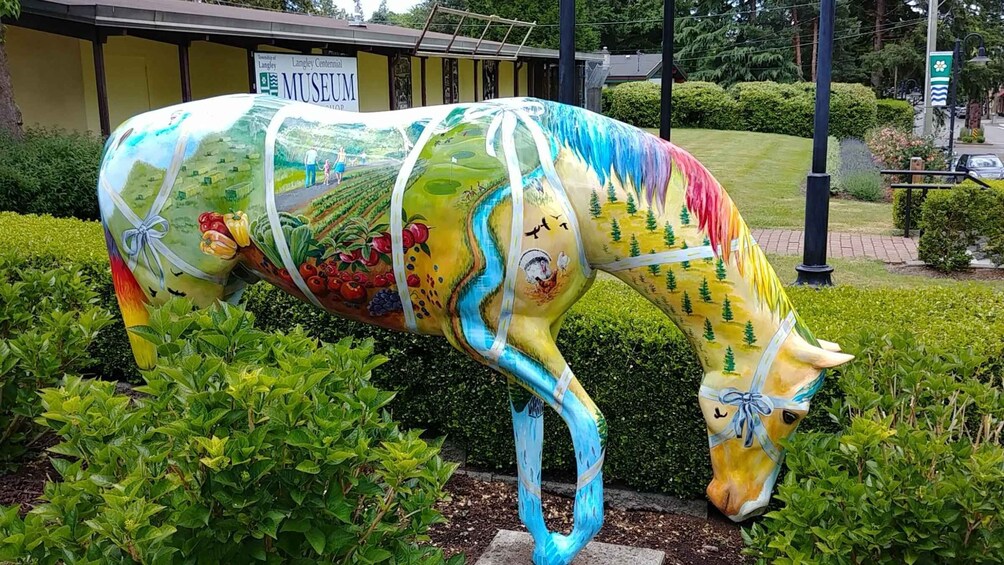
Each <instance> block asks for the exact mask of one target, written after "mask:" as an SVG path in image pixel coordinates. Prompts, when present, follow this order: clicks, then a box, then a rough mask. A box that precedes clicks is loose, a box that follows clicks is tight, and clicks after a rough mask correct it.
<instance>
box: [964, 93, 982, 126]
mask: <svg viewBox="0 0 1004 565" xmlns="http://www.w3.org/2000/svg"><path fill="white" fill-rule="evenodd" d="M982 120H983V104H980V103H979V101H977V100H970V101H969V108H968V110H967V111H966V127H967V128H969V129H976V128H979V127H980V124H981V123H982Z"/></svg>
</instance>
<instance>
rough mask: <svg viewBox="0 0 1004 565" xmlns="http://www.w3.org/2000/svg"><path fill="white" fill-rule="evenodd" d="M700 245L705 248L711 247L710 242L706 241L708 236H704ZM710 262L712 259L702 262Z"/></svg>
mask: <svg viewBox="0 0 1004 565" xmlns="http://www.w3.org/2000/svg"><path fill="white" fill-rule="evenodd" d="M701 245H703V246H705V247H711V240H710V239H708V236H704V242H703V243H702V244H701ZM712 261H713V259H712V258H711V257H708V258H706V259H705V260H704V262H705V263H711V262H712Z"/></svg>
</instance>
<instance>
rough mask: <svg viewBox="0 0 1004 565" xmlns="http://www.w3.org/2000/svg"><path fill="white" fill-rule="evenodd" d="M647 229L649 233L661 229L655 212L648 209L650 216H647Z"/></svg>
mask: <svg viewBox="0 0 1004 565" xmlns="http://www.w3.org/2000/svg"><path fill="white" fill-rule="evenodd" d="M645 228H646V229H647V230H648V231H655V230H657V229H659V222H657V221H655V212H654V211H653V210H652V209H651V208H649V209H648V214H647V215H646V216H645Z"/></svg>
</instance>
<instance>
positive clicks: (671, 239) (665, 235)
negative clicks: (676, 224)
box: [662, 222, 676, 247]
mask: <svg viewBox="0 0 1004 565" xmlns="http://www.w3.org/2000/svg"><path fill="white" fill-rule="evenodd" d="M662 241H663V242H665V243H666V247H673V246H674V245H676V234H675V233H673V225H672V224H670V223H669V222H666V227H665V228H663V231H662Z"/></svg>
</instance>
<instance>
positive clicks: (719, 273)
mask: <svg viewBox="0 0 1004 565" xmlns="http://www.w3.org/2000/svg"><path fill="white" fill-rule="evenodd" d="M728 276H729V273H728V271H726V270H725V261H722V260H721V259H719V260H718V264H717V265H715V278H717V279H718V280H720V281H724V280H725V279H726V278H727V277H728Z"/></svg>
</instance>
